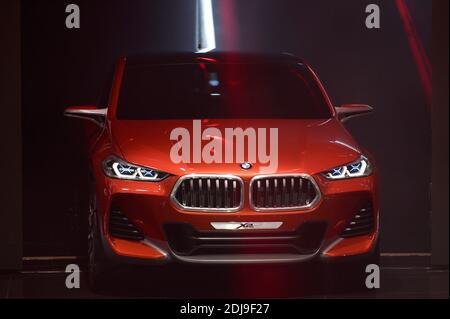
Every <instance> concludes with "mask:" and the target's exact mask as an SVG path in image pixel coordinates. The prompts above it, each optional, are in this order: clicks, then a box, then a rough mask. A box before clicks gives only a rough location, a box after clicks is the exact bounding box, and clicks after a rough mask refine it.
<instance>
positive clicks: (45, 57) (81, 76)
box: [22, 0, 431, 256]
mask: <svg viewBox="0 0 450 319" xmlns="http://www.w3.org/2000/svg"><path fill="white" fill-rule="evenodd" d="M69 3H76V4H78V5H79V6H80V9H81V29H70V30H69V29H66V27H65V18H66V13H65V7H66V5H67V4H69ZM370 3H377V4H379V5H380V7H381V29H380V30H368V29H366V28H365V24H364V21H365V17H366V14H365V12H364V10H365V6H366V5H367V4H368V3H366V1H357V0H346V1H326V0H321V1H317V0H316V1H298V0H283V1H271V0H246V1H227V0H220V1H213V8H214V10H215V16H214V17H215V26H216V40H217V44H218V45H217V47H218V49H219V50H237V51H258V52H266V51H270V52H291V53H293V54H295V55H298V56H300V57H302V58H304V59H305V60H306V61H308V62H309V63H310V64H311V65H312V67H313V68H314V69H315V70H316V71H317V72H318V74H319V76H320V78H321V80H322V81H323V82H324V84H325V86H326V88H327V90H328V92H329V94H330V96H331V98H332V99H333V102H334V103H335V104H336V105H339V104H342V103H351V102H354V103H367V104H370V105H372V106H373V107H374V109H375V112H374V114H373V115H371V116H367V117H361V118H358V119H354V120H351V121H350V122H348V124H347V126H348V128H349V130H350V131H351V133H352V134H353V135H354V136H355V137H356V139H357V140H358V141H359V142H360V143H361V144H362V145H363V146H365V147H366V148H367V149H369V150H370V151H371V152H372V154H373V155H374V156H375V157H376V158H377V161H378V164H379V166H380V170H381V185H380V190H381V199H382V201H381V205H382V211H381V223H382V225H381V226H382V251H384V252H428V251H429V249H430V215H429V211H430V207H429V206H430V205H429V182H430V171H431V167H430V163H431V160H430V154H431V142H430V137H431V131H430V112H429V107H428V106H427V103H426V99H425V95H424V93H423V89H422V86H421V83H420V79H419V76H418V73H417V69H416V66H415V63H414V60H413V58H412V54H411V51H410V49H409V46H408V42H407V37H406V34H405V32H404V29H403V25H402V22H401V19H400V16H399V13H398V11H397V9H396V6H395V1H392V0H385V1H371V2H370ZM406 4H407V5H408V7H409V9H410V10H411V13H412V18H413V20H414V23H415V26H416V28H417V30H418V32H419V35H420V36H421V39H422V43H423V44H424V46H425V49H426V51H427V53H428V55H429V54H430V44H431V1H422V0H408V1H406ZM22 32H23V33H22V96H23V100H22V125H23V186H24V188H23V196H24V204H23V227H24V255H25V256H27V255H28V256H30V255H59V254H64V255H72V254H82V253H83V251H84V244H83V240H82V238H83V233H82V232H81V231H80V229H79V227H77V225H79V223H80V220H81V219H82V218H83V216H82V214H81V212H80V210H79V205H78V203H79V202H80V198H81V197H80V196H81V194H80V179H79V176H81V175H82V174H83V173H84V172H83V169H82V168H83V165H82V163H83V156H82V152H81V148H82V145H83V144H82V134H81V124H80V121H77V120H68V119H65V118H63V116H62V111H63V110H64V108H65V107H67V106H69V105H82V104H92V103H96V101H97V98H98V95H99V94H100V91H101V89H102V87H103V85H104V81H105V77H106V76H107V74H108V72H109V70H110V68H111V66H112V63H113V62H114V61H115V59H116V58H117V57H118V56H119V55H121V54H127V53H136V52H167V51H192V50H193V49H194V47H195V43H194V40H195V1H187V0H179V1H174V0H172V1H125V0H124V1H87V0H86V1H70V2H69V1H56V0H55V1H43V0H40V1H36V0H33V1H23V2H22Z"/></svg>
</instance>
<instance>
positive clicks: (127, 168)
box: [103, 156, 169, 182]
mask: <svg viewBox="0 0 450 319" xmlns="http://www.w3.org/2000/svg"><path fill="white" fill-rule="evenodd" d="M103 171H104V172H105V174H106V175H107V176H109V177H113V178H118V179H129V180H134V181H149V182H159V181H161V180H163V179H164V178H166V177H167V176H169V174H168V173H164V172H160V171H157V170H155V169H153V168H148V167H143V166H138V165H134V164H130V163H127V162H125V161H124V160H122V159H120V158H118V157H116V156H110V157H108V158H107V159H105V160H104V161H103Z"/></svg>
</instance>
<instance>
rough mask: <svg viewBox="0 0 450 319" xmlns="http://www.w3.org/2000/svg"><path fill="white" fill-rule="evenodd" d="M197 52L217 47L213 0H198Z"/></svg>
mask: <svg viewBox="0 0 450 319" xmlns="http://www.w3.org/2000/svg"><path fill="white" fill-rule="evenodd" d="M196 11H197V12H196V50H197V51H196V52H198V53H202V52H208V51H211V50H214V49H215V48H216V36H215V30H214V19H213V10H212V4H211V0H197V10H196Z"/></svg>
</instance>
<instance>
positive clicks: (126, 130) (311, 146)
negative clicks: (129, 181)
mask: <svg viewBox="0 0 450 319" xmlns="http://www.w3.org/2000/svg"><path fill="white" fill-rule="evenodd" d="M200 123H201V129H202V131H203V130H205V129H207V128H210V127H214V128H217V129H219V131H220V132H221V135H222V136H225V128H233V129H234V128H237V127H240V128H242V129H246V128H250V127H251V128H254V129H255V131H256V132H258V130H257V129H258V128H266V136H267V141H269V128H277V129H278V160H277V163H278V165H276V167H275V168H269V167H268V164H262V163H259V162H258V156H257V157H256V160H257V163H254V164H253V167H252V168H251V169H249V170H243V169H241V168H240V165H239V164H240V163H211V164H205V163H203V162H202V163H192V152H193V151H192V144H193V142H192V139H193V120H146V121H136V120H132V121H129V120H116V121H113V122H112V123H111V134H112V140H113V141H114V143H115V144H116V146H118V147H119V149H120V151H121V153H122V154H121V156H122V157H123V158H124V159H125V160H126V161H128V162H131V163H134V164H138V165H143V166H148V167H152V168H155V169H158V170H162V171H165V172H168V173H171V174H174V175H185V174H190V173H196V174H208V173H209V174H237V175H240V176H251V175H255V174H263V173H286V174H287V173H306V174H317V173H320V172H322V171H324V170H327V169H330V168H332V167H335V166H338V165H342V164H346V163H349V162H352V161H354V160H356V159H357V158H358V157H359V156H360V154H361V149H360V147H359V146H358V145H357V143H356V142H355V141H354V140H353V138H352V137H351V136H350V134H349V133H348V132H347V130H346V129H345V128H344V127H343V126H342V124H341V123H340V122H339V121H338V120H336V119H334V118H332V119H327V120H317V119H316V120H305V119H302V120H299V119H295V120H294V119H292V120H291V119H286V120H285V119H282V120H262V119H239V120H238V119H210V120H201V121H200ZM175 128H185V129H187V130H188V131H189V133H190V146H191V147H190V152H191V163H176V164H175V163H173V162H172V160H171V157H170V151H171V148H172V146H173V145H174V144H175V143H176V141H174V140H170V134H171V132H172V130H173V129H175ZM256 136H257V139H258V138H260V136H258V134H257V135H256ZM214 137H216V138H220V136H216V135H214ZM208 142H209V141H203V142H202V146H204V145H206V144H207V143H208ZM221 144H222V146H223V145H224V139H223V138H222V141H221ZM247 150H248V146H247V144H246V145H245V152H247ZM234 151H235V152H236V149H234ZM222 152H223V154H222V159H224V158H225V147H222ZM223 161H224V160H223ZM274 161H275V158H274V157H273V158H272V162H274Z"/></svg>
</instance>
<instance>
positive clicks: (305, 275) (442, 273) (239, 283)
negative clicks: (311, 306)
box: [0, 263, 449, 298]
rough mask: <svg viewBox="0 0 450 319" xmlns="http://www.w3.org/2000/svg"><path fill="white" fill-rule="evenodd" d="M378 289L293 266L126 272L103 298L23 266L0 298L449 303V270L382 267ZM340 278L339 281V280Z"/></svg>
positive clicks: (5, 282)
mask: <svg viewBox="0 0 450 319" xmlns="http://www.w3.org/2000/svg"><path fill="white" fill-rule="evenodd" d="M385 264H386V265H385V266H383V267H382V268H381V277H380V279H381V287H380V288H379V289H374V290H372V291H367V290H362V289H357V288H355V287H354V286H353V285H352V286H351V287H350V286H349V284H348V282H347V281H341V283H338V284H336V283H333V284H332V283H331V281H330V280H331V279H330V278H325V279H324V278H323V276H322V275H323V274H318V275H317V274H312V273H313V272H314V270H312V272H311V270H308V271H309V272H308V271H306V270H304V269H303V270H299V269H298V268H297V267H293V266H288V267H286V266H264V267H254V266H252V267H223V266H221V267H211V266H209V267H207V268H206V267H203V268H199V267H185V266H183V267H176V268H173V269H163V270H161V269H160V270H156V271H152V272H151V273H150V272H149V271H148V270H127V271H125V272H123V273H121V274H120V275H118V276H116V277H115V278H114V280H113V281H112V282H111V285H110V286H109V287H108V288H107V291H106V292H102V294H99V293H97V294H96V293H93V292H92V291H90V289H89V287H88V284H87V278H86V277H87V273H86V272H85V271H83V270H82V271H81V277H80V288H79V289H77V288H73V289H68V288H67V287H66V285H65V281H66V276H67V274H66V273H65V272H64V267H62V265H61V263H59V264H54V265H46V266H45V267H43V266H42V265H34V266H28V267H26V268H27V269H26V270H24V271H22V272H3V273H0V297H2V298H129V297H137V298H448V297H449V294H448V284H449V277H448V269H445V268H442V269H439V268H430V267H426V266H425V265H420V264H419V265H418V264H417V263H416V264H414V265H411V264H407V263H405V264H404V265H400V264H398V263H394V264H392V263H385ZM338 277H339V275H338Z"/></svg>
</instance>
